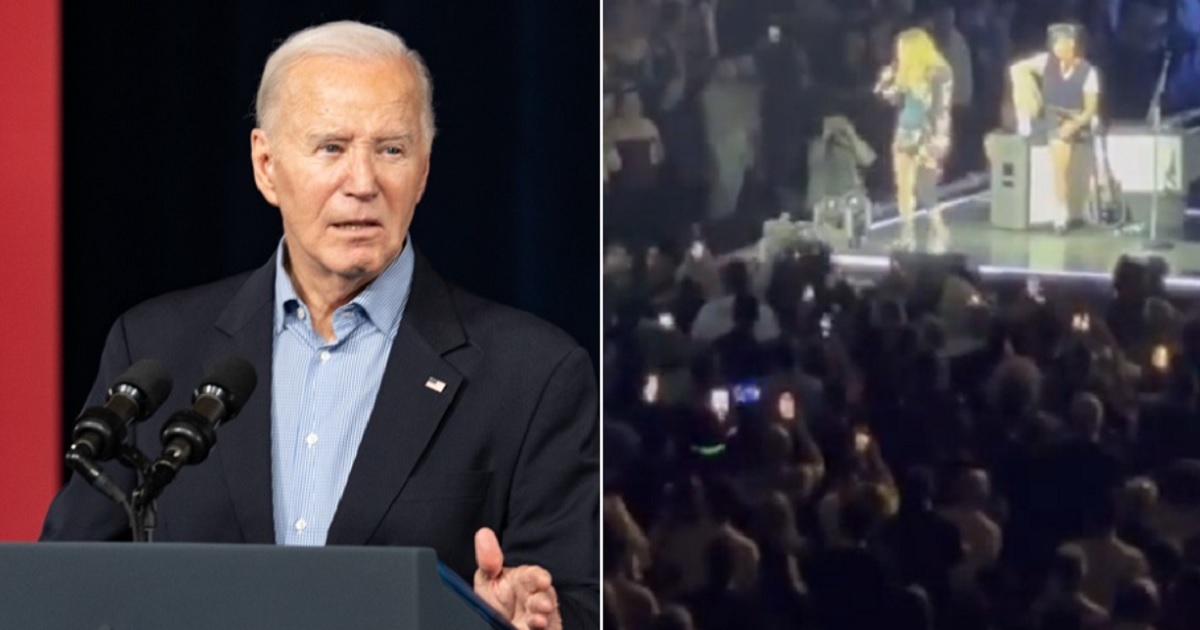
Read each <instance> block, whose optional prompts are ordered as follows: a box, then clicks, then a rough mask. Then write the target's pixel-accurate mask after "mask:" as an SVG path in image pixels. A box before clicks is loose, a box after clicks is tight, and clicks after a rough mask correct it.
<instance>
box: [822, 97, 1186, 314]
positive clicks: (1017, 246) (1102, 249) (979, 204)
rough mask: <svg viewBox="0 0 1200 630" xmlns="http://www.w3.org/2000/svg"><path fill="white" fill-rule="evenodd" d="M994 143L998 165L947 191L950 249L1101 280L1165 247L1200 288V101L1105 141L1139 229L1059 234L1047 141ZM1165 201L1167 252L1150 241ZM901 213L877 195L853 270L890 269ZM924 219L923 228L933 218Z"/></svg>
mask: <svg viewBox="0 0 1200 630" xmlns="http://www.w3.org/2000/svg"><path fill="white" fill-rule="evenodd" d="M994 142H995V143H994V144H993V148H994V151H995V154H994V155H993V159H992V164H991V172H990V173H980V174H977V175H974V176H970V177H966V178H963V179H961V180H959V181H956V182H953V183H951V184H949V185H947V186H943V187H941V188H940V189H939V191H938V197H939V199H940V205H941V207H942V208H943V216H944V217H945V221H946V223H947V225H948V226H949V228H950V231H951V238H950V242H949V243H948V250H949V251H951V252H957V253H961V254H965V255H966V256H967V257H968V261H969V263H970V264H971V265H972V266H974V267H977V268H978V269H979V271H980V272H981V273H983V274H984V275H1021V276H1040V277H1043V278H1045V279H1053V278H1062V279H1068V278H1079V279H1093V280H1099V281H1107V280H1109V279H1110V278H1111V274H1112V270H1113V267H1114V266H1115V265H1116V262H1117V260H1118V259H1119V258H1120V257H1121V256H1122V255H1133V256H1139V257H1148V256H1159V257H1161V258H1163V259H1165V260H1166V261H1167V263H1168V265H1169V269H1170V276H1169V278H1168V284H1169V286H1171V287H1172V288H1174V289H1176V290H1190V291H1196V292H1200V210H1191V211H1188V210H1186V209H1185V208H1187V207H1188V205H1189V204H1188V203H1187V202H1188V201H1191V202H1192V203H1191V204H1190V205H1191V206H1192V207H1195V206H1200V199H1196V198H1193V199H1190V200H1189V199H1188V198H1187V197H1188V194H1189V192H1194V191H1195V188H1194V182H1196V181H1197V180H1198V179H1200V110H1197V111H1189V112H1182V113H1180V114H1177V115H1175V116H1173V117H1172V118H1171V119H1170V120H1169V121H1164V126H1163V127H1162V128H1161V129H1160V130H1159V131H1157V132H1155V131H1154V130H1153V129H1151V128H1149V127H1146V126H1145V125H1140V124H1115V125H1113V126H1112V127H1111V128H1110V129H1108V131H1107V132H1106V133H1105V134H1104V135H1103V136H1102V139H1099V140H1098V142H1097V143H1096V145H1095V151H1096V154H1097V156H1098V157H1097V161H1098V164H1103V165H1107V168H1108V169H1110V170H1109V172H1110V173H1111V178H1112V179H1113V180H1114V181H1116V182H1120V183H1121V187H1122V188H1123V192H1122V193H1121V201H1122V202H1124V203H1125V204H1126V205H1127V207H1128V208H1129V212H1130V213H1131V214H1132V216H1133V217H1134V218H1135V219H1136V220H1138V221H1141V222H1142V225H1143V226H1145V227H1144V229H1143V230H1142V231H1141V232H1139V233H1130V232H1123V233H1121V232H1117V231H1116V230H1114V229H1112V228H1104V227H1100V226H1088V227H1082V228H1079V229H1076V230H1072V231H1070V232H1068V233H1067V234H1065V235H1062V236H1059V235H1056V234H1054V233H1053V231H1052V230H1051V229H1049V225H1047V223H1048V222H1049V221H1050V220H1051V218H1052V217H1051V216H1050V215H1049V213H1048V212H1047V210H1048V204H1049V201H1050V199H1051V198H1052V197H1053V193H1052V185H1051V175H1050V174H1051V166H1050V162H1049V156H1048V153H1047V151H1046V149H1045V147H1044V146H1042V145H1038V144H1036V143H1030V142H1028V141H1026V140H1024V139H1021V138H1018V137H1017V136H1012V135H1010V134H1000V135H998V136H996V137H995V138H994ZM1098 168H1100V167H1099V166H1098ZM1155 197H1157V201H1155ZM993 201H995V203H996V207H995V208H993V207H992V206H993ZM1155 203H1157V207H1158V211H1157V225H1158V226H1159V227H1160V229H1159V230H1158V233H1157V234H1156V235H1155V236H1157V239H1156V240H1157V241H1159V242H1163V241H1165V242H1167V243H1170V244H1171V247H1170V249H1166V250H1165V251H1150V249H1149V248H1148V247H1147V244H1148V240H1149V238H1150V236H1151V235H1150V234H1149V233H1147V232H1148V229H1149V228H1148V224H1149V219H1150V216H1151V215H1152V214H1155V213H1154V212H1152V210H1151V208H1152V207H1153V206H1154V205H1155ZM895 214H896V211H895V206H894V204H892V203H879V204H877V205H876V207H875V209H874V212H873V217H874V219H875V221H874V225H873V226H872V227H871V229H870V230H869V231H868V235H867V240H866V242H865V243H864V244H863V245H862V246H861V247H859V248H857V249H853V250H851V249H848V248H841V249H840V250H838V251H837V252H836V253H837V261H838V262H839V263H840V264H841V265H842V266H843V267H844V268H848V269H856V268H859V269H868V268H886V267H887V259H888V255H889V252H888V246H889V245H890V244H891V243H892V242H893V241H894V240H895V239H896V237H897V236H898V234H899V230H900V226H899V221H898V219H897V218H896V217H895ZM917 227H918V230H917V233H918V235H919V236H921V237H923V236H924V235H925V234H926V233H927V229H926V228H927V226H926V225H925V221H924V218H923V217H922V218H921V219H919V221H918V226H917ZM921 244H922V245H925V243H924V242H923V241H922V242H921Z"/></svg>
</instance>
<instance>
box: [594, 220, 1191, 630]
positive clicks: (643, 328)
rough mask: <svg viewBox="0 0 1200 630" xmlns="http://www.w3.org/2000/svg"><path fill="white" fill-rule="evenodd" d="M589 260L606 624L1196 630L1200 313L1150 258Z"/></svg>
mask: <svg viewBox="0 0 1200 630" xmlns="http://www.w3.org/2000/svg"><path fill="white" fill-rule="evenodd" d="M605 271H606V275H605V302H606V304H605V305H606V309H607V315H606V317H607V320H606V321H607V324H608V331H607V335H606V339H605V343H606V351H605V355H604V356H605V365H604V370H605V379H604V384H605V392H604V395H605V419H604V431H605V435H604V440H605V462H604V464H605V479H604V483H605V493H604V497H605V498H604V574H605V585H604V605H605V609H606V615H605V624H606V627H609V628H620V629H621V630H658V629H673V630H675V629H677V630H688V629H696V630H725V629H740V628H755V629H768V630H770V629H775V628H779V629H785V628H786V629H789V630H800V629H804V628H812V629H821V630H839V629H846V630H850V629H855V630H862V629H872V628H888V629H908V628H913V629H917V628H920V629H922V630H927V629H934V628H938V629H953V630H960V629H961V630H974V629H980V630H983V629H989V630H1009V629H1013V630H1015V629H1029V630H1039V629H1045V630H1060V629H1064V630H1065V629H1075V628H1104V629H1122V630H1126V629H1130V630H1132V629H1139V630H1150V629H1158V630H1186V629H1194V628H1198V627H1200V318H1195V317H1193V316H1192V315H1191V313H1192V310H1193V305H1192V304H1189V303H1186V302H1181V301H1179V300H1178V299H1172V298H1169V297H1168V296H1167V295H1166V294H1165V290H1164V288H1163V282H1162V278H1163V276H1164V274H1165V270H1164V269H1163V265H1162V264H1160V262H1159V261H1157V260H1150V261H1137V260H1132V259H1129V260H1123V261H1122V262H1121V263H1120V264H1119V265H1118V267H1117V269H1116V270H1115V271H1114V274H1113V282H1112V286H1111V292H1108V291H1097V290H1096V287H1095V286H1094V285H1086V284H1085V285H1079V284H1075V285H1071V284H1064V283H1054V284H1047V285H1046V286H1040V285H1039V284H1038V283H1036V282H1028V283H1027V282H1025V281H1023V280H1013V281H1008V280H1004V279H988V280H987V281H986V282H985V281H981V280H980V279H979V278H977V277H975V276H973V275H972V274H971V273H970V272H968V271H966V270H965V269H964V267H963V266H962V265H961V263H960V262H959V261H956V260H955V259H954V258H953V257H952V256H951V257H942V258H929V257H925V258H920V257H911V258H909V257H898V258H895V259H894V260H893V265H892V268H891V270H890V271H889V272H888V273H887V274H886V275H884V276H882V277H880V278H878V279H876V280H875V281H873V282H872V283H871V284H869V285H857V286H856V285H852V284H850V283H849V282H848V281H847V280H846V279H843V278H842V277H841V275H840V274H839V273H838V270H836V269H833V268H832V266H831V263H830V261H829V253H828V250H827V249H825V248H823V247H821V246H811V245H807V244H795V245H794V246H790V247H788V248H785V249H784V250H782V251H780V252H779V253H778V254H776V255H775V257H774V259H773V260H772V261H771V263H770V264H758V263H755V262H745V261H739V260H730V261H723V262H719V261H718V260H716V259H714V258H713V256H712V254H711V252H709V251H707V249H706V247H705V246H704V244H703V242H700V241H698V242H696V243H695V244H694V245H692V246H691V247H689V248H688V249H687V250H686V251H681V252H675V251H672V250H670V249H669V248H658V247H650V248H648V249H646V250H645V251H644V252H641V253H637V254H634V253H632V252H630V251H627V250H626V249H625V248H623V247H621V246H612V247H611V248H610V249H609V250H608V251H607V257H606V260H605Z"/></svg>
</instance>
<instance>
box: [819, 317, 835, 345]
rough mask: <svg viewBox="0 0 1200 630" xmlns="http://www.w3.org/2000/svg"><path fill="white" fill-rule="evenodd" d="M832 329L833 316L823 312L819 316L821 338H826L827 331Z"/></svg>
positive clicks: (827, 336)
mask: <svg viewBox="0 0 1200 630" xmlns="http://www.w3.org/2000/svg"><path fill="white" fill-rule="evenodd" d="M832 330H833V316H831V315H830V314H829V313H825V314H824V315H822V316H821V337H822V338H823V339H828V338H829V333H830V332H831V331H832Z"/></svg>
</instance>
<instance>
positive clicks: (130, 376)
mask: <svg viewBox="0 0 1200 630" xmlns="http://www.w3.org/2000/svg"><path fill="white" fill-rule="evenodd" d="M120 385H129V386H131V387H134V388H136V389H137V390H138V391H140V392H142V395H143V396H145V398H146V400H145V408H144V409H139V410H138V417H137V418H136V420H138V421H141V420H145V419H146V418H149V417H150V416H152V415H154V412H155V411H158V408H159V407H161V406H162V404H163V403H164V402H166V400H167V396H170V395H171V385H172V382H171V373H170V372H168V371H167V368H166V367H165V366H164V365H163V364H162V363H159V362H158V361H155V360H154V359H142V360H141V361H138V362H137V363H134V364H133V365H131V366H129V369H128V370H125V372H124V373H123V374H121V375H120V376H118V377H117V380H116V382H115V383H113V387H117V386H120Z"/></svg>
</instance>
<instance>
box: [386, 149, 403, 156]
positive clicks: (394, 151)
mask: <svg viewBox="0 0 1200 630" xmlns="http://www.w3.org/2000/svg"><path fill="white" fill-rule="evenodd" d="M383 153H384V155H391V156H396V157H399V156H402V155H404V149H402V148H400V147H385V148H384V149H383Z"/></svg>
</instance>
